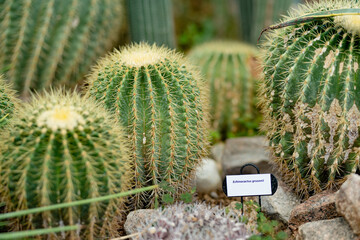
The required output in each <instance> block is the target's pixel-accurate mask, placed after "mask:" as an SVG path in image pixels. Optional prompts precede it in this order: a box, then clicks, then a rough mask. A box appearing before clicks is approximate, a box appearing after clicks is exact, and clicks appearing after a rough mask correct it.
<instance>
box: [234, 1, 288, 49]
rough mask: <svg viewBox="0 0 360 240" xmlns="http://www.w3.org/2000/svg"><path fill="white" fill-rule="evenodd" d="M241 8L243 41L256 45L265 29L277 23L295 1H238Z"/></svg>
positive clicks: (240, 17) (240, 25)
mask: <svg viewBox="0 0 360 240" xmlns="http://www.w3.org/2000/svg"><path fill="white" fill-rule="evenodd" d="M236 2H237V4H238V7H239V21H240V24H239V27H240V33H241V39H242V40H244V41H246V42H248V43H251V44H256V43H257V39H258V38H259V35H260V32H261V30H262V29H263V28H264V27H267V26H270V25H271V24H273V23H275V22H277V21H278V20H279V19H280V17H281V15H283V14H285V13H286V12H287V11H288V9H289V7H290V6H291V4H292V3H293V2H294V1H293V0H236Z"/></svg>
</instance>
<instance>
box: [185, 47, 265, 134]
mask: <svg viewBox="0 0 360 240" xmlns="http://www.w3.org/2000/svg"><path fill="white" fill-rule="evenodd" d="M256 54H257V50H256V49H255V48H254V47H252V46H251V45H247V44H244V43H241V42H236V41H214V42H209V43H205V44H202V45H199V46H197V47H195V48H194V49H193V50H192V51H191V52H190V53H189V57H190V59H191V60H192V61H193V63H194V64H197V65H198V66H200V68H201V70H202V73H203V74H204V76H205V79H206V80H207V84H208V86H209V88H210V104H211V107H210V118H211V127H212V129H213V130H215V131H218V132H219V133H220V135H221V138H222V139H225V138H227V137H229V136H231V135H252V134H254V133H255V132H256V130H257V127H258V124H259V122H260V119H261V117H260V114H259V111H258V110H257V108H256V99H255V95H256V94H255V90H256V84H257V80H258V78H259V74H257V71H258V70H260V68H259V63H258V62H257V61H256V58H255V56H256Z"/></svg>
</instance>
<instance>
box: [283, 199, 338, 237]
mask: <svg viewBox="0 0 360 240" xmlns="http://www.w3.org/2000/svg"><path fill="white" fill-rule="evenodd" d="M335 199H336V193H333V192H322V193H319V194H317V195H315V196H312V197H310V198H309V199H308V200H306V201H305V202H304V203H302V204H300V205H298V206H296V207H295V208H294V209H293V210H292V211H291V215H290V219H289V228H290V229H291V230H292V231H293V232H296V231H297V229H298V227H299V226H300V225H302V224H304V223H307V222H312V221H318V220H326V219H332V218H336V217H340V214H339V213H338V212H337V211H336V206H335Z"/></svg>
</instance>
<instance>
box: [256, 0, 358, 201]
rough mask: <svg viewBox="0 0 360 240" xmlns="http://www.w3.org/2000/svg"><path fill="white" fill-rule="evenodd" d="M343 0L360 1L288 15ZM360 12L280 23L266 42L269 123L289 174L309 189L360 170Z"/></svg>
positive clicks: (266, 126) (302, 189)
mask: <svg viewBox="0 0 360 240" xmlns="http://www.w3.org/2000/svg"><path fill="white" fill-rule="evenodd" d="M344 8H345V9H346V8H349V9H350V8H358V9H359V8H360V4H359V3H358V2H357V1H354V0H341V1H329V0H323V1H320V2H319V3H313V4H311V5H306V6H301V7H300V10H298V11H299V12H292V13H291V15H290V17H288V19H296V18H297V17H299V16H303V15H305V14H310V13H315V12H323V11H332V10H336V9H344ZM318 15H319V14H318ZM325 15H329V13H328V12H326V13H325ZM288 19H285V20H284V21H287V20H288ZM359 19H360V17H359V16H358V15H357V16H354V15H352V16H335V17H332V16H331V15H330V16H328V17H326V18H324V19H314V20H313V21H310V22H304V23H299V24H297V25H292V26H287V27H284V28H280V29H277V30H275V31H273V32H272V33H271V34H270V35H269V36H268V39H267V41H266V42H265V43H264V49H265V50H266V52H265V55H264V82H263V83H262V92H261V94H260V96H261V97H262V106H263V110H264V114H265V118H266V121H265V124H264V126H263V129H264V130H265V131H267V135H268V137H269V140H270V148H271V149H272V152H273V154H274V156H275V161H276V163H277V164H278V166H279V169H280V170H281V171H282V172H283V173H284V177H285V180H286V181H287V182H288V183H290V184H291V185H292V186H293V187H294V188H295V189H296V190H297V192H298V193H299V194H301V195H303V196H304V197H308V196H309V195H312V194H314V193H318V192H320V191H322V190H324V189H329V188H332V187H334V186H336V185H338V184H341V183H342V182H343V181H344V179H345V176H346V175H348V174H349V173H352V172H353V173H354V172H359V168H360V141H359V140H360V138H359V127H360V112H359V107H360V92H359V90H358V89H360V78H359V60H360V55H359V51H360V45H359V33H360V31H359V29H360V28H359ZM295 22H296V21H295ZM349 23H350V24H349Z"/></svg>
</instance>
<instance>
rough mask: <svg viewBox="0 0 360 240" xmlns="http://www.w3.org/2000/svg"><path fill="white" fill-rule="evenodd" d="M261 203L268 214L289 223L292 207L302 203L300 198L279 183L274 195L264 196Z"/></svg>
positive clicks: (262, 208)
mask: <svg viewBox="0 0 360 240" xmlns="http://www.w3.org/2000/svg"><path fill="white" fill-rule="evenodd" d="M261 203H262V204H261V205H262V206H261V210H262V211H263V212H264V213H265V214H266V215H268V216H270V217H271V218H272V219H275V220H279V221H282V222H283V223H286V224H287V223H288V222H289V218H290V213H291V211H292V209H293V208H294V207H296V206H297V205H298V204H300V199H299V198H298V197H297V196H296V195H295V194H294V193H292V192H290V191H289V190H286V189H284V188H283V187H282V186H281V185H280V184H279V186H278V189H277V191H276V193H275V194H274V195H272V196H264V197H262V198H261Z"/></svg>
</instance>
